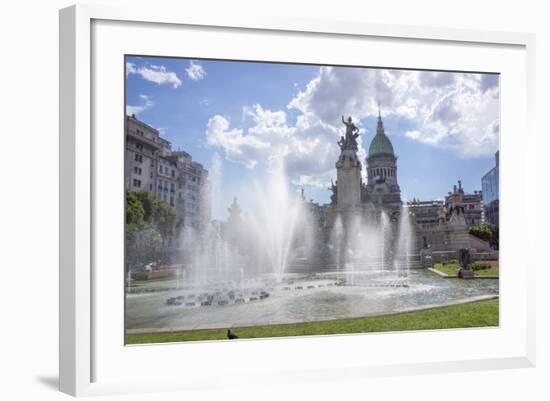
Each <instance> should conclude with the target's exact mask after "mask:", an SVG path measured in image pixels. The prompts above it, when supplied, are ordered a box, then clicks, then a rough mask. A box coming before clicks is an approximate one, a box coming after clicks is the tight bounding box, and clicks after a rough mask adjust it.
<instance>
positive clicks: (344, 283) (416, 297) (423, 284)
mask: <svg viewBox="0 0 550 401" xmlns="http://www.w3.org/2000/svg"><path fill="white" fill-rule="evenodd" d="M351 283H352V284H353V285H351ZM146 289H147V292H145V291H143V292H140V293H129V294H127V298H126V329H127V330H128V332H129V333H131V332H133V331H136V330H137V331H147V330H150V331H155V330H161V329H162V330H164V329H165V330H175V329H176V330H193V329H205V328H226V327H238V326H254V325H265V324H279V323H298V322H311V321H323V320H333V319H345V318H354V317H363V316H372V315H378V314H385V313H393V312H400V311H407V310H414V309H421V308H425V307H428V306H434V305H441V304H446V303H452V302H458V301H461V300H465V299H478V298H483V297H490V296H496V295H498V291H499V286H498V280H496V279H486V280H459V279H443V278H441V277H439V276H437V275H435V274H434V273H431V272H429V271H426V270H422V269H421V270H411V271H410V272H409V273H408V274H407V275H406V276H404V275H402V274H399V272H395V271H387V270H377V271H363V272H345V273H342V272H332V273H315V274H288V273H287V274H285V275H284V276H283V278H282V279H281V278H280V277H277V278H275V277H270V276H264V277H262V278H256V279H250V280H249V281H247V282H246V286H245V287H244V288H242V289H239V288H236V287H234V286H232V285H231V283H228V284H227V285H225V286H224V287H216V288H213V287H208V288H203V287H200V286H199V287H197V286H193V287H191V286H190V287H185V286H183V287H181V288H179V289H178V288H176V282H175V281H174V282H170V281H164V282H162V283H157V284H154V283H150V284H148V287H146ZM231 292H233V298H231V297H230V293H231ZM216 293H217V294H216ZM262 293H263V294H264V296H263V298H261V295H262ZM265 294H268V295H267V296H266V295H265ZM201 295H202V299H208V297H212V302H211V303H210V304H209V305H201V303H200V302H199V301H198V298H199V297H201ZM178 297H180V299H179V302H177V301H172V303H170V302H169V300H170V299H175V300H177V299H178ZM236 299H242V301H239V302H235V300H236ZM220 301H222V302H221V303H220ZM225 301H227V302H225Z"/></svg>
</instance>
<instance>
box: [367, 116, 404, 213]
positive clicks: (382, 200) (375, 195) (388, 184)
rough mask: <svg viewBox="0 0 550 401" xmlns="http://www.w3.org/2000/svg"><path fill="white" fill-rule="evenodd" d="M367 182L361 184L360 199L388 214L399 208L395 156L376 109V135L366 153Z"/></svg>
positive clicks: (399, 191)
mask: <svg viewBox="0 0 550 401" xmlns="http://www.w3.org/2000/svg"><path fill="white" fill-rule="evenodd" d="M366 162H367V184H366V185H364V186H363V191H362V201H363V202H364V203H368V202H370V203H373V204H374V205H375V206H377V207H382V208H383V209H385V210H386V211H387V212H389V214H391V213H393V212H398V211H399V210H400V208H401V203H402V202H401V189H400V188H399V184H398V182H397V157H396V156H395V153H394V151H393V145H392V143H391V141H390V139H389V138H388V136H387V135H386V133H385V131H384V123H383V122H382V116H381V115H380V111H378V124H377V127H376V135H375V136H374V138H373V139H372V141H371V143H370V146H369V152H368V155H367V160H366Z"/></svg>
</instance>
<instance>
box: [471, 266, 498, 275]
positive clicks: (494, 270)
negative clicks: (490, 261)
mask: <svg viewBox="0 0 550 401" xmlns="http://www.w3.org/2000/svg"><path fill="white" fill-rule="evenodd" d="M498 270H499V269H498V267H497V266H493V267H491V268H489V269H483V270H477V271H476V272H474V273H475V275H476V276H498V275H499V274H498Z"/></svg>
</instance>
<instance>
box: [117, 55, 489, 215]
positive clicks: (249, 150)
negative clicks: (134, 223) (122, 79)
mask: <svg viewBox="0 0 550 401" xmlns="http://www.w3.org/2000/svg"><path fill="white" fill-rule="evenodd" d="M126 79H127V81H126V112H127V113H128V114H132V113H135V114H136V117H137V118H139V119H140V120H142V121H144V122H146V123H147V124H149V125H151V126H153V127H155V128H157V129H159V130H160V132H161V135H162V136H163V137H164V138H166V139H168V140H169V141H171V142H172V147H173V149H174V150H177V149H182V150H185V151H187V152H189V153H190V154H191V155H192V156H193V159H194V160H196V161H198V162H200V163H202V164H203V165H204V166H205V167H206V168H207V169H209V170H212V164H213V162H214V161H215V160H217V163H219V164H221V176H219V177H215V178H214V181H215V185H216V188H217V191H216V193H217V194H218V195H216V196H215V197H214V204H213V205H212V212H213V217H214V218H218V219H225V218H226V209H227V207H228V206H229V204H230V203H231V201H232V199H233V196H238V197H239V199H240V201H241V203H242V204H243V207H244V208H245V209H246V208H247V207H249V208H252V207H254V205H253V199H251V198H250V196H249V194H247V192H250V191H248V190H247V188H249V186H250V183H252V182H261V181H262V180H265V177H266V174H267V171H268V168H269V165H270V163H271V162H272V161H273V160H275V159H277V158H281V157H282V158H283V159H284V160H285V163H286V166H287V174H288V176H289V179H290V183H289V185H290V186H291V189H292V190H293V191H296V192H298V191H299V189H300V188H302V187H303V188H304V190H305V194H306V197H307V198H308V199H309V198H311V199H313V200H314V201H315V202H319V203H327V202H328V201H329V196H330V191H328V190H327V188H326V187H327V186H328V184H329V183H330V180H331V179H332V178H335V173H336V171H335V168H334V163H335V162H336V159H337V156H338V153H339V150H338V146H337V145H336V141H337V140H338V138H339V136H340V135H341V133H342V130H343V128H344V127H343V125H342V124H341V121H340V119H341V115H342V114H345V115H346V117H347V116H351V117H352V118H353V119H354V121H356V125H358V127H359V128H360V129H361V134H362V135H361V141H360V151H359V153H360V156H362V157H363V158H364V157H365V156H366V152H367V151H368V145H369V143H370V141H371V140H372V137H373V135H374V133H375V130H376V116H377V113H378V111H377V101H378V100H379V101H380V103H381V110H382V117H383V119H384V126H385V129H386V133H387V134H388V136H389V138H390V139H391V141H392V143H393V146H394V149H395V152H396V154H397V156H398V180H399V184H400V186H401V191H402V194H403V198H406V199H409V200H410V199H412V198H417V199H422V200H428V199H436V198H443V197H444V196H445V194H446V193H447V192H448V191H449V190H450V188H452V185H453V184H454V183H455V182H456V181H457V180H458V179H461V180H462V182H463V186H464V188H465V190H466V191H468V192H473V191H474V190H479V189H480V188H481V183H480V180H481V177H482V176H483V175H484V174H485V173H486V172H487V171H488V170H489V169H491V168H492V166H493V165H494V153H495V151H496V150H497V149H498V134H499V87H498V76H496V75H489V74H467V73H451V72H429V71H402V70H385V69H372V68H371V69H369V68H352V67H321V66H311V65H298V64H272V63H254V62H236V61H215V60H190V59H176V58H155V57H133V56H132V57H127V58H126Z"/></svg>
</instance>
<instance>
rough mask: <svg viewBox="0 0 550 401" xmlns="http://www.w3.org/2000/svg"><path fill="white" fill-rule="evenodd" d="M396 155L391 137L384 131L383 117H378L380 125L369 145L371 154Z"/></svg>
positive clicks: (371, 155)
mask: <svg viewBox="0 0 550 401" xmlns="http://www.w3.org/2000/svg"><path fill="white" fill-rule="evenodd" d="M382 155H385V156H394V153H393V145H392V144H391V142H390V139H389V138H388V137H387V136H386V134H385V132H384V126H383V124H382V119H381V118H380V117H378V127H377V129H376V135H375V136H374V138H373V139H372V142H371V143H370V146H369V156H368V157H373V156H382Z"/></svg>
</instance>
